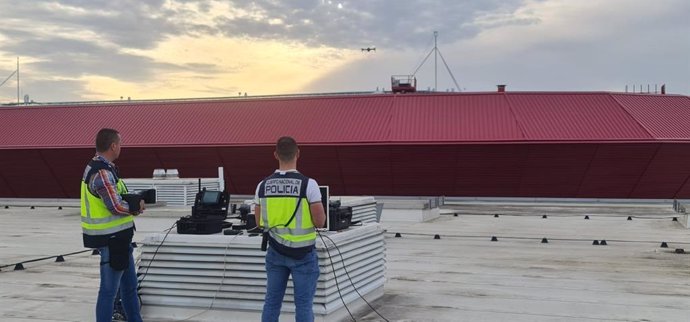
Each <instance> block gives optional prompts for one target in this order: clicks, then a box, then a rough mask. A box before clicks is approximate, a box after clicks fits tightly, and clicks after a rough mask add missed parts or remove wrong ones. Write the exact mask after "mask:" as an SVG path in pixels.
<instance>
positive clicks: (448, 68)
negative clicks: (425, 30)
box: [412, 31, 461, 91]
mask: <svg viewBox="0 0 690 322" xmlns="http://www.w3.org/2000/svg"><path fill="white" fill-rule="evenodd" d="M437 41H438V31H434V48H432V49H431V51H430V52H429V53H428V54H427V55H426V57H424V60H422V63H421V64H419V66H417V68H416V69H415V70H414V72H413V73H412V76H415V75H416V74H417V72H418V71H419V69H420V68H422V66H424V63H426V60H427V59H429V56H431V53H434V91H437V90H438V57H439V56H440V57H441V61H442V62H443V65H444V66H446V70H447V71H448V74H449V75H450V78H452V79H453V83H454V84H455V88H457V89H458V91H461V89H460V85H458V81H457V80H456V79H455V76H454V75H453V72H451V70H450V67H448V63H447V62H446V59H445V58H443V54H442V53H441V50H440V49H438V42H437Z"/></svg>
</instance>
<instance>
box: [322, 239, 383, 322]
mask: <svg viewBox="0 0 690 322" xmlns="http://www.w3.org/2000/svg"><path fill="white" fill-rule="evenodd" d="M317 233H318V234H319V237H320V238H321V242H323V245H324V248H326V253H327V254H328V260H329V261H330V262H331V268H332V269H333V276H334V277H335V285H336V288H337V289H338V294H339V295H340V300H341V301H343V305H345V309H346V310H347V312H348V313H350V309H348V308H347V304H345V300H344V299H343V295H342V294H341V293H340V287H339V286H338V276H337V275H336V274H335V266H334V265H333V258H331V253H330V252H329V251H328V245H327V244H326V242H325V241H324V240H323V237H324V236H323V235H321V233H320V232H319V231H318V230H317ZM325 237H326V239H328V240H329V241H330V242H331V244H333V246H335V249H336V250H337V251H338V255H339V256H340V260H341V261H342V263H343V269H344V270H345V275H347V279H348V280H349V281H350V285H352V288H353V289H354V290H355V292H357V295H359V297H360V298H361V299H362V300H363V301H364V303H366V304H367V305H368V306H369V308H371V309H372V310H373V311H374V312H375V313H376V314H377V315H378V316H379V317H381V318H382V319H383V320H384V321H386V322H390V321H389V320H388V319H386V318H385V317H384V316H383V315H381V313H379V311H377V310H376V309H375V308H374V307H373V306H372V305H371V304H370V303H369V301H367V300H366V299H365V298H364V296H362V294H361V293H359V291H358V290H357V287H356V286H355V283H354V282H352V277H350V273H349V272H348V271H347V265H345V258H343V253H342V252H341V251H340V248H338V245H337V244H336V243H335V242H334V241H333V239H331V238H330V237H328V236H325ZM350 317H351V318H352V320H353V321H356V320H355V318H354V316H352V313H350Z"/></svg>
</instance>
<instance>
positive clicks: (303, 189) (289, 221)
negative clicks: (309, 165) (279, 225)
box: [283, 180, 309, 227]
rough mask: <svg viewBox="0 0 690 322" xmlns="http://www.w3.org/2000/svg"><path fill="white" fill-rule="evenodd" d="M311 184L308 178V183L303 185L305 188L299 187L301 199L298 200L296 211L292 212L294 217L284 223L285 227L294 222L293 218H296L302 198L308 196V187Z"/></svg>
mask: <svg viewBox="0 0 690 322" xmlns="http://www.w3.org/2000/svg"><path fill="white" fill-rule="evenodd" d="M308 186H309V180H307V184H305V185H303V187H304V188H302V187H300V189H299V200H297V206H295V211H293V212H292V217H290V220H288V222H287V223H286V224H285V225H283V227H287V226H290V224H291V223H292V220H293V219H295V216H296V215H297V210H299V206H300V204H302V199H304V198H305V197H306V196H307V187H308Z"/></svg>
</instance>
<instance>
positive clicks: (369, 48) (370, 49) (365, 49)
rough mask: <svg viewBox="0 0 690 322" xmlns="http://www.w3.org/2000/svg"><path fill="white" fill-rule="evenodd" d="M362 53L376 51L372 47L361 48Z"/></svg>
mask: <svg viewBox="0 0 690 322" xmlns="http://www.w3.org/2000/svg"><path fill="white" fill-rule="evenodd" d="M362 51H366V52H370V51H376V47H373V46H372V47H366V48H362Z"/></svg>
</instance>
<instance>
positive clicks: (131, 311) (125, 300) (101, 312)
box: [96, 245, 142, 322]
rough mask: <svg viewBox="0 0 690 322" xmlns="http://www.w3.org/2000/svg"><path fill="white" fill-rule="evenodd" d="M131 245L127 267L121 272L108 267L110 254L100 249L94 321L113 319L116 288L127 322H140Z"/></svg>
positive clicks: (109, 321) (106, 321)
mask: <svg viewBox="0 0 690 322" xmlns="http://www.w3.org/2000/svg"><path fill="white" fill-rule="evenodd" d="M133 250H134V248H132V245H129V266H128V267H127V269H125V270H122V271H116V270H114V269H113V268H112V267H110V252H109V250H108V247H101V248H99V249H98V251H100V252H101V286H100V288H99V290H98V300H97V301H96V321H97V322H111V321H112V318H113V303H114V301H115V294H117V290H118V288H119V289H120V296H121V297H122V307H123V308H124V310H125V314H127V322H141V321H142V319H141V312H140V311H139V298H138V296H137V283H138V282H137V273H136V269H135V267H134V257H133V256H132V251H133Z"/></svg>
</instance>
